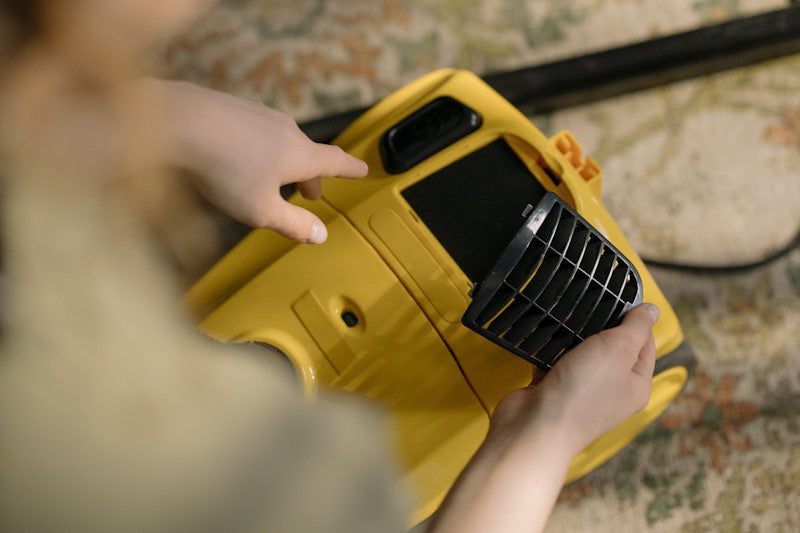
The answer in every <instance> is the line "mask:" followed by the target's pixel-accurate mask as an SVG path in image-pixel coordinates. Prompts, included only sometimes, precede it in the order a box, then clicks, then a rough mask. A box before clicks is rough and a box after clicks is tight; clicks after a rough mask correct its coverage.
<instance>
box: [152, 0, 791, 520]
mask: <svg viewBox="0 0 800 533" xmlns="http://www.w3.org/2000/svg"><path fill="white" fill-rule="evenodd" d="M289 5H291V7H289ZM778 7H783V4H782V3H781V2H777V1H756V0H680V1H677V0H676V1H672V2H659V1H657V0H585V1H580V0H569V1H562V2H546V1H538V0H537V1H531V0H463V1H460V0H428V1H423V0H410V1H406V2H400V1H395V0H382V1H380V2H378V1H368V0H349V1H347V0H328V1H325V0H297V1H295V2H292V3H291V4H289V3H287V2H279V1H268V0H227V1H223V2H221V3H218V4H217V5H216V6H215V7H213V8H212V9H210V10H209V11H208V12H207V13H206V14H204V15H203V17H202V18H200V19H198V20H197V21H196V22H195V24H194V25H193V27H192V28H190V29H189V30H188V31H187V32H186V33H185V34H184V35H182V36H181V37H180V38H178V39H177V40H176V41H175V42H174V43H172V44H171V46H170V47H169V48H168V49H167V50H166V51H165V53H164V70H165V73H166V74H167V75H169V76H172V77H177V78H182V79H187V80H192V81H196V82H198V83H201V84H205V85H209V86H212V87H216V88H218V89H222V90H226V91H229V92H232V93H235V94H239V95H241V96H245V97H248V98H254V99H258V100H262V101H264V102H265V103H267V104H268V105H270V106H273V107H278V108H281V109H284V110H286V111H288V112H290V113H291V114H293V115H294V116H295V117H296V118H297V119H298V120H304V119H310V118H315V117H318V116H322V115H325V114H328V113H331V112H335V111H340V110H345V109H349V108H351V107H355V106H363V105H368V104H370V103H372V102H374V101H375V100H377V99H379V98H380V97H382V96H385V95H386V94H388V93H390V92H391V91H392V90H394V89H396V88H398V87H400V86H401V85H403V84H404V83H406V82H408V81H411V80H412V79H414V78H416V77H417V76H419V75H421V74H424V73H426V72H428V71H430V70H432V69H434V68H438V67H443V66H456V67H461V68H468V69H471V70H473V71H475V72H478V73H484V72H490V71H497V70H504V69H510V68H517V67H520V66H525V65H533V64H538V63H542V62H545V61H549V60H553V59H556V58H561V57H566V56H571V55H575V54H579V53H585V52H588V51H593V50H598V49H602V48H606V47H610V46H615V45H618V44H622V43H626V42H631V41H636V40H641V39H645V38H648V37H653V36H657V35H663V34H669V33H673V32H676V31H681V30H685V29H690V28H693V27H697V26H699V25H701V24H706V23H710V22H716V21H722V20H725V19H728V18H731V17H736V16H740V15H744V14H752V13H755V12H759V11H764V10H769V9H774V8H778ZM532 120H533V121H534V122H535V123H536V124H537V125H538V126H539V127H540V129H542V130H544V131H545V133H548V134H550V133H554V132H556V131H558V130H560V129H563V128H568V129H570V130H571V131H572V132H573V133H574V134H575V137H576V138H578V139H579V140H580V142H581V143H582V144H583V146H584V148H585V150H586V151H587V152H588V153H590V154H592V155H593V156H594V158H595V159H596V160H597V161H598V162H599V163H600V165H601V166H602V167H603V168H604V175H605V178H604V186H605V192H604V195H605V196H604V201H605V202H606V205H607V206H608V207H609V209H610V210H611V212H612V213H613V214H614V216H615V217H616V219H617V221H618V222H619V224H620V226H621V227H622V228H623V230H624V231H625V232H626V234H627V235H628V237H629V239H630V240H631V241H632V243H633V245H634V247H636V248H637V250H638V251H639V252H640V253H641V254H642V255H645V256H649V257H653V258H657V259H661V260H672V261H688V262H699V263H706V264H725V263H738V262H741V261H747V260H752V259H756V258H759V257H762V256H764V255H765V254H767V253H769V252H770V251H772V250H775V249H777V248H780V247H781V246H783V245H784V244H785V243H786V242H787V241H789V240H790V239H791V237H792V236H793V235H794V234H795V233H796V231H797V229H798V226H799V225H800V56H794V57H788V58H785V59H781V60H777V61H772V62H769V63H764V64H761V65H758V66H755V67H750V68H746V69H739V70H736V71H732V72H728V73H723V74H717V75H714V76H710V77H706V78H703V79H698V80H693V81H688V82H682V83H680V84H674V85H671V86H668V87H663V88H658V89H654V90H650V91H646V92H641V93H637V94H633V95H628V96H624V97H620V98H617V99H614V100H608V101H604V102H599V103H595V104H592V105H587V106H583V107H580V108H573V109H569V110H565V111H561V112H557V113H554V114H551V115H546V116H536V117H532ZM653 274H654V275H655V277H656V279H657V281H658V282H659V284H660V285H661V287H662V289H663V290H664V292H665V294H666V295H667V297H668V298H669V300H670V301H671V302H672V304H673V306H674V307H675V308H676V311H677V312H678V315H679V318H680V320H681V323H682V325H683V327H684V331H685V334H686V337H687V339H688V341H689V342H690V343H691V344H692V346H693V347H694V349H695V351H696V353H697V356H698V359H699V365H698V368H697V371H696V374H695V376H694V378H693V379H692V380H691V381H690V384H689V385H688V387H687V389H686V390H685V391H684V392H683V393H682V395H681V396H680V397H679V398H678V400H677V401H676V402H675V403H674V405H672V406H671V407H670V408H669V410H668V411H667V413H666V414H665V416H663V417H662V418H661V420H659V421H658V422H657V423H656V424H655V425H654V426H652V427H651V428H650V429H649V430H647V431H646V432H645V433H644V434H642V435H641V436H640V437H639V438H638V439H637V440H636V441H635V442H634V443H633V444H632V445H631V446H629V447H628V448H626V449H625V450H624V451H623V452H622V453H620V454H619V455H617V456H616V457H615V458H614V459H612V460H611V461H610V462H609V463H607V464H606V465H604V466H603V467H601V468H599V469H597V470H596V471H594V472H592V473H591V474H590V475H588V476H587V477H585V478H584V479H582V480H579V481H578V482H576V483H573V484H572V485H570V486H567V487H565V489H564V490H563V493H562V495H561V498H560V501H559V503H558V505H557V506H556V509H555V511H554V514H553V517H552V519H551V521H550V524H549V525H548V531H552V532H559V531H576V530H592V531H610V532H611V531H613V532H615V533H619V532H622V531H637V532H638V531H748V532H749V531H752V532H756V531H764V532H767V531H770V532H772V531H797V530H798V529H799V528H800V251H795V252H794V253H793V254H792V255H790V256H789V257H787V258H784V259H783V260H781V261H778V262H775V263H773V264H772V265H770V266H768V267H764V268H762V269H760V270H757V271H754V272H751V273H747V274H740V275H735V276H733V275H726V276H709V275H696V274H684V273H673V272H667V271H661V270H657V269H655V270H654V271H653Z"/></svg>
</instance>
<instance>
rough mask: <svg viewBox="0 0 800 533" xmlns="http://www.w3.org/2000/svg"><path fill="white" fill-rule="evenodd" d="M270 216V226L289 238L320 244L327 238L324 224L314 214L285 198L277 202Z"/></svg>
mask: <svg viewBox="0 0 800 533" xmlns="http://www.w3.org/2000/svg"><path fill="white" fill-rule="evenodd" d="M271 218H272V222H273V224H272V225H271V228H272V229H273V230H275V231H277V232H278V233H280V234H281V235H283V236H284V237H287V238H289V239H293V240H295V241H299V242H306V243H309V244H322V243H323V242H325V240H326V239H327V238H328V230H327V229H326V228H325V224H323V223H322V221H321V220H320V219H319V218H318V217H317V216H316V215H314V214H313V213H311V212H310V211H308V210H306V209H303V208H302V207H298V206H296V205H293V204H290V203H289V202H287V201H285V200H280V202H278V203H277V205H276V206H275V208H274V209H273V211H272V217H271Z"/></svg>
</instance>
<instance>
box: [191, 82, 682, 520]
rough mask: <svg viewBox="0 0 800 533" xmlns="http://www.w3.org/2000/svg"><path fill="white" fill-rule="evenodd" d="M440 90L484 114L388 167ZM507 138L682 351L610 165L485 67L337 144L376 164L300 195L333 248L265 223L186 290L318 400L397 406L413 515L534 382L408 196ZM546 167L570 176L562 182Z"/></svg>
mask: <svg viewBox="0 0 800 533" xmlns="http://www.w3.org/2000/svg"><path fill="white" fill-rule="evenodd" d="M441 96H449V97H452V98H454V99H456V100H458V101H460V102H462V103H463V104H465V105H467V106H469V107H470V108H472V109H473V110H476V111H477V112H478V113H479V114H480V115H481V117H482V123H481V126H480V128H478V129H477V130H476V131H474V132H473V133H470V134H468V135H467V136H465V137H463V138H461V139H460V140H458V141H456V142H454V143H453V144H451V145H450V146H447V147H446V148H444V149H442V150H441V151H439V152H438V153H436V154H434V155H432V156H431V157H429V158H428V159H426V160H424V161H422V162H421V163H419V164H417V165H415V166H413V167H412V168H410V169H409V170H407V171H405V172H402V173H400V174H390V173H388V172H387V171H386V170H385V169H384V167H383V163H382V160H381V155H380V150H379V143H380V138H381V136H382V135H383V133H384V132H385V131H386V130H387V129H389V128H390V127H391V126H393V125H394V124H396V123H397V122H398V121H400V120H401V119H403V118H404V117H406V116H408V115H409V114H410V113H412V112H414V111H415V110H417V109H419V108H420V107H421V106H423V105H425V104H426V103H428V102H430V101H432V100H434V99H436V98H438V97H441ZM499 138H502V139H504V140H505V141H506V142H507V143H508V145H509V146H510V147H511V148H512V149H513V150H514V152H515V153H516V155H517V156H518V157H519V158H520V159H521V160H522V161H523V162H524V164H525V165H526V166H527V167H528V169H529V170H530V172H531V173H532V174H533V175H534V176H535V177H536V179H537V180H538V181H539V182H540V183H541V185H542V186H544V188H545V189H547V190H550V191H555V192H556V193H557V194H559V195H560V196H561V197H562V198H564V199H565V200H566V201H567V202H568V203H569V204H571V205H572V206H573V207H574V208H575V209H576V210H577V211H578V212H579V213H580V214H581V215H582V216H583V217H584V218H585V219H586V220H587V221H588V222H589V223H590V224H592V225H593V226H594V227H596V228H597V229H598V230H599V231H600V232H601V233H603V234H604V235H605V236H606V237H607V238H608V239H609V240H610V241H611V242H612V243H613V244H614V245H615V246H616V247H617V248H618V249H619V250H620V251H621V252H622V253H623V254H624V255H625V256H627V257H628V258H629V259H630V260H631V261H632V262H633V264H634V265H635V266H636V268H637V270H638V271H639V273H640V275H641V278H642V283H643V287H644V301H646V302H652V303H655V304H657V305H658V306H659V308H660V309H661V316H660V318H659V320H658V322H657V323H656V325H655V328H654V335H655V341H656V352H657V356H658V357H661V356H663V355H665V354H667V353H669V352H671V351H672V350H674V349H675V348H676V347H678V345H679V344H680V343H681V342H682V340H683V334H682V332H681V329H680V326H679V324H678V320H677V317H676V316H675V313H674V311H673V309H672V308H671V307H670V305H669V303H668V302H667V301H666V299H665V298H664V295H663V294H662V293H661V291H660V290H659V288H658V286H657V285H656V283H655V281H654V280H653V278H652V276H651V275H650V274H649V272H648V271H647V268H646V267H645V265H644V264H643V263H642V261H641V259H640V258H639V256H638V255H637V254H636V252H635V251H634V250H633V249H632V248H631V246H630V245H629V244H628V241H627V240H626V239H625V237H624V236H623V234H622V233H621V232H620V230H619V228H618V227H617V225H616V224H615V222H614V220H613V219H612V218H611V216H610V215H609V213H608V212H607V211H606V209H605V208H604V207H603V205H602V204H601V202H600V194H601V183H602V172H601V170H600V168H599V167H598V166H597V164H596V163H595V162H594V161H593V160H592V159H591V158H588V157H586V158H584V156H583V155H582V153H581V147H580V145H579V144H578V142H577V141H576V140H575V139H574V138H573V137H572V135H571V134H570V133H569V132H567V131H562V132H560V133H558V134H556V135H555V136H553V137H552V138H549V139H548V138H547V137H545V136H544V135H543V134H542V133H541V132H540V131H539V130H538V129H537V128H536V127H535V126H534V125H533V124H531V122H530V121H529V120H528V119H527V118H526V117H525V116H524V115H523V114H521V113H520V112H519V111H518V110H517V109H516V108H514V107H513V106H512V105H511V104H509V103H508V102H507V101H506V100H504V99H503V98H502V97H501V96H500V95H498V94H497V93H496V92H495V91H494V90H492V89H491V88H490V87H488V86H487V85H486V84H485V83H484V82H483V81H481V80H480V79H479V78H478V77H477V76H475V75H474V74H472V73H470V72H466V71H458V70H452V69H445V70H439V71H435V72H432V73H431V74H428V75H426V76H424V77H422V78H420V79H419V80H417V81H415V82H413V83H411V84H409V85H407V86H406V87H404V88H402V89H400V90H398V91H397V92H395V93H394V94H392V95H390V96H389V97H387V98H386V99H384V100H383V101H381V102H380V103H378V104H377V105H375V106H374V107H372V108H371V109H370V110H368V111H367V112H366V113H365V114H364V115H362V116H361V117H360V118H359V119H358V120H357V121H356V122H354V123H353V124H352V125H351V126H350V127H349V128H347V129H346V130H345V131H344V132H343V133H342V134H341V135H340V136H339V137H338V138H337V139H336V140H335V141H334V143H335V144H338V145H339V146H341V147H342V148H344V149H345V150H346V151H347V152H349V153H351V154H353V155H355V156H356V157H359V158H361V159H363V160H365V161H366V162H367V163H368V164H369V167H370V172H369V176H368V177H367V178H365V179H362V180H326V181H325V183H324V186H323V197H322V200H319V201H316V202H309V201H306V200H304V199H302V198H300V197H299V196H296V197H295V198H294V199H293V202H295V203H296V204H297V205H300V206H302V207H304V208H306V209H309V210H310V211H313V212H314V213H315V214H317V215H318V216H319V217H320V218H321V219H322V220H323V222H325V223H326V225H327V226H328V234H329V237H328V241H327V242H326V243H325V244H323V245H306V244H298V243H294V242H290V241H288V240H286V239H284V238H282V237H280V236H278V235H276V234H274V233H272V232H269V231H265V230H256V231H253V232H252V233H251V234H250V235H248V236H247V237H246V238H245V239H244V240H243V241H242V242H241V243H239V244H238V245H237V246H236V247H235V248H234V249H233V250H232V251H231V252H230V253H228V254H227V255H226V256H225V257H223V258H222V259H221V260H220V261H219V262H218V263H217V264H216V265H215V266H214V267H213V268H212V269H211V270H210V271H209V272H208V273H207V274H206V275H205V276H204V277H203V278H202V279H201V280H200V281H199V282H198V283H197V284H196V285H195V286H194V287H192V288H191V290H190V291H189V293H188V294H187V296H186V302H187V304H188V306H189V307H190V309H191V310H192V311H193V312H194V313H195V315H196V317H197V319H198V322H199V324H200V328H201V329H202V330H203V331H204V332H206V333H207V334H209V335H210V336H212V337H214V338H216V339H218V340H221V341H223V342H262V343H266V344H269V345H272V346H274V347H277V348H278V349H279V350H281V351H282V352H283V353H285V354H286V356H287V357H288V359H289V360H290V361H291V362H292V364H293V365H294V367H295V368H296V369H297V374H298V376H299V378H300V380H301V381H302V382H303V384H304V387H305V390H306V391H307V392H308V394H309V396H313V395H314V393H315V391H316V390H317V388H318V387H329V388H334V389H342V390H346V391H351V392H353V393H356V394H359V395H363V396H366V397H368V398H371V399H372V400H373V401H375V402H377V403H378V404H380V405H382V406H383V407H385V408H386V410H387V412H388V414H389V416H390V418H391V422H392V427H393V431H394V438H395V441H396V448H397V450H398V452H399V455H400V460H401V464H402V480H401V482H402V483H403V484H404V485H405V488H406V490H408V491H410V493H412V494H414V495H416V496H417V501H418V505H417V506H416V507H415V509H414V512H413V515H412V516H411V517H410V523H411V524H415V523H417V522H419V521H421V520H423V519H425V518H426V517H427V516H429V515H430V514H431V513H432V512H433V511H435V510H436V508H437V507H438V506H439V504H440V503H441V501H442V499H443V497H444V495H445V494H446V493H447V491H448V489H449V488H450V486H451V485H452V483H453V481H454V480H455V478H456V476H457V475H458V474H459V472H460V471H461V469H462V468H463V467H464V465H465V464H466V463H467V461H468V460H469V459H470V457H471V456H472V455H473V453H474V452H475V450H476V449H477V447H478V446H479V444H480V443H481V441H482V440H483V438H484V436H485V434H486V431H487V429H488V423H489V416H490V415H491V412H492V410H493V409H494V407H495V405H496V404H497V402H498V401H499V400H500V399H501V398H502V397H503V396H504V395H505V394H507V393H508V392H509V391H511V390H514V389H516V388H520V387H523V386H526V385H528V384H529V383H530V381H531V376H532V366H531V365H530V364H529V363H527V362H526V361H524V360H522V359H521V358H519V357H517V356H515V355H513V354H511V353H510V352H507V351H505V350H504V349H502V348H501V347H499V346H497V345H495V344H493V343H491V342H490V341H488V340H486V339H484V338H483V337H481V336H479V335H478V334H476V333H474V332H472V331H470V330H469V329H467V328H466V327H464V326H463V325H462V324H461V322H460V318H461V316H462V315H463V313H464V311H465V310H466V308H467V305H468V303H469V297H468V292H469V290H470V288H471V286H472V282H471V281H470V280H469V279H468V278H467V276H466V275H465V274H464V273H463V272H462V271H461V269H460V268H459V267H458V265H457V264H456V263H455V262H454V261H453V259H452V258H451V257H450V255H449V254H448V253H447V251H446V250H445V249H444V248H443V246H442V245H441V244H440V243H439V242H438V241H437V239H436V238H435V237H434V235H433V234H432V233H431V231H430V230H429V229H428V228H427V227H426V226H425V224H424V223H423V222H422V221H421V220H420V217H418V216H417V215H416V214H415V213H414V211H413V209H412V208H411V207H410V205H409V204H408V203H406V202H405V200H404V199H403V197H402V195H401V194H400V192H401V191H403V190H404V189H406V188H407V187H409V186H410V185H413V184H414V183H417V182H418V181H420V180H422V179H424V178H425V177H426V176H428V175H430V174H431V173H433V172H436V171H437V170H439V169H441V168H443V167H445V166H447V165H449V164H451V163H453V162H454V161H456V160H458V159H460V158H462V157H464V156H466V155H467V154H470V153H471V152H473V151H475V150H476V149H478V148H481V147H483V146H485V145H487V144H488V143H490V142H493V141H495V140H497V139H499ZM548 172H549V173H551V174H552V173H555V174H556V175H557V176H558V178H560V180H559V184H558V185H555V182H554V181H553V180H552V179H551V178H550V177H548ZM344 314H346V315H347V317H348V318H349V320H350V325H348V324H347V323H346V322H345V320H344V319H343V318H344V317H343V315H344ZM353 318H355V322H356V324H355V325H353V322H354V320H353ZM685 381H686V370H685V369H684V368H683V367H676V368H673V369H669V370H667V371H665V372H663V373H662V374H660V375H659V376H657V377H656V378H655V379H654V384H653V385H654V386H653V395H652V398H651V401H650V404H649V405H648V407H647V408H646V409H645V410H644V411H643V412H642V413H639V414H637V415H635V416H634V417H631V418H630V419H628V420H627V421H626V422H624V423H623V424H622V425H621V426H619V427H618V428H616V429H614V430H612V431H610V432H609V433H607V434H606V435H603V436H602V437H600V438H599V439H597V440H596V441H595V442H594V443H592V445H590V446H589V447H588V448H587V449H586V450H584V451H583V452H582V453H581V454H580V455H579V456H578V457H577V458H576V459H575V461H574V462H573V464H572V467H571V469H570V471H569V474H568V481H569V480H572V479H576V478H578V477H580V476H582V475H584V474H585V473H587V472H589V471H591V470H592V469H594V468H595V467H597V466H598V465H599V464H601V463H602V462H604V461H605V460H607V459H608V458H609V457H611V456H612V455H613V454H614V453H616V452H617V451H619V450H620V449H621V448H622V447H623V446H625V445H626V444H627V443H628V442H630V440H632V439H633V438H634V437H635V436H636V435H637V434H638V433H639V432H640V431H641V430H642V429H643V428H644V427H645V426H646V425H647V424H648V423H650V422H651V421H652V420H653V419H655V418H656V417H657V416H658V415H659V414H660V413H661V412H662V411H663V410H664V409H665V408H666V407H667V405H669V403H670V402H671V401H672V400H673V399H674V397H675V396H676V395H677V394H678V392H679V391H680V389H681V388H682V386H683V384H684V382H685Z"/></svg>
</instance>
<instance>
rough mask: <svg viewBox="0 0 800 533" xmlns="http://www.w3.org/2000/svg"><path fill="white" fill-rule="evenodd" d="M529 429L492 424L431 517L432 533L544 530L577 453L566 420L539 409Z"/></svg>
mask: <svg viewBox="0 0 800 533" xmlns="http://www.w3.org/2000/svg"><path fill="white" fill-rule="evenodd" d="M536 418H537V421H536V422H535V423H534V424H533V425H532V426H533V427H531V426H529V427H528V428H527V435H525V436H523V438H519V437H520V436H519V435H515V434H510V433H508V432H507V431H505V430H503V429H497V428H493V429H492V430H491V431H490V434H489V435H488V436H487V439H486V440H485V441H484V443H483V445H482V446H481V447H480V448H479V450H478V452H477V453H476V454H475V456H474V457H473V458H472V460H471V461H470V463H469V464H468V465H467V467H466V468H465V469H464V471H463V472H462V473H461V475H460V476H459V478H458V480H457V481H456V483H455V485H454V486H453V488H452V489H451V491H450V493H449V494H448V496H447V498H446V499H445V501H444V502H443V504H442V506H441V507H440V508H439V510H438V511H437V513H436V515H435V516H434V518H433V519H432V521H431V525H430V527H429V531H430V532H431V533H434V532H435V533H443V532H450V531H453V532H467V533H469V532H475V533H477V532H491V531H503V532H508V533H514V532H517V531H519V532H523V531H524V532H531V531H541V530H542V529H543V528H544V525H545V523H546V522H547V518H548V517H549V515H550V512H551V510H552V508H553V505H554V504H555V501H556V498H557V497H558V494H559V492H560V490H561V486H562V484H563V482H564V477H565V476H566V473H567V469H568V468H569V464H570V461H571V460H572V457H573V455H574V453H575V451H574V446H573V444H572V439H571V438H570V437H569V435H567V433H566V427H565V425H563V424H561V423H553V424H551V423H550V418H549V417H546V416H539V415H536Z"/></svg>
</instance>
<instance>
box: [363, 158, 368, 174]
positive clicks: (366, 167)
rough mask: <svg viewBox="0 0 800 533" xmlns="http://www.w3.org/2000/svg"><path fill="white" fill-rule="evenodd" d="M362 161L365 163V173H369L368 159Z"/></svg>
mask: <svg viewBox="0 0 800 533" xmlns="http://www.w3.org/2000/svg"><path fill="white" fill-rule="evenodd" d="M362 163H364V174H368V173H369V165H368V164H367V162H366V161H362Z"/></svg>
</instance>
